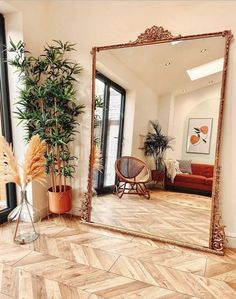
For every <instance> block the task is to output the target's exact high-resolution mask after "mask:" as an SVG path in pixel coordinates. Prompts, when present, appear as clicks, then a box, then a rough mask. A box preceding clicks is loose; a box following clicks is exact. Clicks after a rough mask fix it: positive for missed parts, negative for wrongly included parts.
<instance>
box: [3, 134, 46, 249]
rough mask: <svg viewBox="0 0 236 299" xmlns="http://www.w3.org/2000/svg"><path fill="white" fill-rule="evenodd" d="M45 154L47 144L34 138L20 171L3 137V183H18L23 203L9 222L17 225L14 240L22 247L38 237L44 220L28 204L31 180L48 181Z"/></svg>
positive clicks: (9, 217) (13, 212)
mask: <svg viewBox="0 0 236 299" xmlns="http://www.w3.org/2000/svg"><path fill="white" fill-rule="evenodd" d="M45 152H46V144H45V141H41V140H40V138H39V136H33V137H32V138H31V140H30V142H29V145H28V148H27V150H26V153H25V158H24V161H23V164H22V171H20V168H19V166H18V163H17V161H16V159H15V157H14V154H13V151H12V148H11V147H10V145H9V144H8V143H7V141H6V140H5V138H4V137H3V136H0V183H1V184H7V183H15V184H16V185H17V186H18V187H19V188H20V194H21V202H20V204H19V205H18V206H17V207H16V208H15V209H14V210H12V211H11V213H10V214H9V215H8V221H9V222H16V227H15V233H14V241H15V242H16V243H19V244H25V243H29V242H31V241H34V240H36V239H37V238H38V236H39V231H38V224H39V223H40V220H41V217H40V213H39V212H38V211H37V210H36V209H35V208H34V207H33V206H32V205H31V204H30V203H29V202H28V199H27V186H28V185H29V183H31V182H32V181H38V182H40V183H42V182H45V177H46V174H45V167H46V159H45V157H44V155H45ZM21 174H22V175H21ZM21 178H22V179H21Z"/></svg>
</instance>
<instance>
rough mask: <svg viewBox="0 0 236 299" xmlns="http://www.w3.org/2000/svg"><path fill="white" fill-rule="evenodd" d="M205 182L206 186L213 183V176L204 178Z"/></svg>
mask: <svg viewBox="0 0 236 299" xmlns="http://www.w3.org/2000/svg"><path fill="white" fill-rule="evenodd" d="M205 184H206V185H208V186H212V184H213V178H207V179H205Z"/></svg>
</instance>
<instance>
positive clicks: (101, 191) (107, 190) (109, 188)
mask: <svg viewBox="0 0 236 299" xmlns="http://www.w3.org/2000/svg"><path fill="white" fill-rule="evenodd" d="M96 79H99V80H100V81H102V82H103V83H104V84H105V89H104V100H105V106H104V108H103V115H104V117H103V120H102V122H103V123H102V136H101V152H102V161H103V164H104V165H103V171H102V172H99V173H98V184H97V186H96V188H95V189H96V191H97V194H105V193H112V192H113V190H114V186H115V185H112V186H106V187H104V175H105V160H106V146H107V134H106V132H107V126H108V114H109V99H110V93H109V90H110V88H113V89H115V90H116V91H118V92H119V93H120V94H121V95H122V98H121V107H120V129H119V137H118V139H119V141H118V149H117V159H118V158H120V157H121V155H122V144H123V132H124V119H125V99H126V90H125V89H124V88H123V87H122V86H120V85H119V84H117V83H115V82H114V81H112V80H111V79H109V78H108V77H106V76H105V75H103V74H102V73H100V72H99V71H96ZM116 183H117V178H116V181H115V184H116Z"/></svg>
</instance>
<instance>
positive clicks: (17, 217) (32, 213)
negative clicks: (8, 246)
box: [8, 191, 41, 245]
mask: <svg viewBox="0 0 236 299" xmlns="http://www.w3.org/2000/svg"><path fill="white" fill-rule="evenodd" d="M8 221H9V222H10V223H14V224H15V232H14V242H15V243H17V244H21V245H22V244H26V243H30V242H32V241H34V240H36V239H37V238H38V237H39V226H40V221H41V217H40V212H39V211H38V210H37V209H36V208H34V207H33V206H32V205H31V204H30V203H29V201H28V199H27V192H26V191H21V203H20V204H19V205H18V206H17V207H16V208H15V209H14V210H12V211H11V213H10V214H9V215H8Z"/></svg>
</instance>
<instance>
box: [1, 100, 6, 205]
mask: <svg viewBox="0 0 236 299" xmlns="http://www.w3.org/2000/svg"><path fill="white" fill-rule="evenodd" d="M0 101H1V97H0ZM0 107H1V109H2V105H0ZM0 133H1V134H2V135H3V128H2V111H0ZM5 208H7V194H6V185H5V184H1V183H0V211H1V210H4V209H5Z"/></svg>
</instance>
